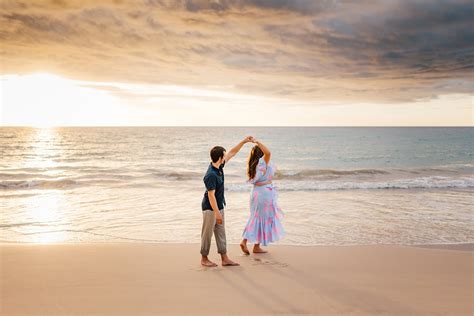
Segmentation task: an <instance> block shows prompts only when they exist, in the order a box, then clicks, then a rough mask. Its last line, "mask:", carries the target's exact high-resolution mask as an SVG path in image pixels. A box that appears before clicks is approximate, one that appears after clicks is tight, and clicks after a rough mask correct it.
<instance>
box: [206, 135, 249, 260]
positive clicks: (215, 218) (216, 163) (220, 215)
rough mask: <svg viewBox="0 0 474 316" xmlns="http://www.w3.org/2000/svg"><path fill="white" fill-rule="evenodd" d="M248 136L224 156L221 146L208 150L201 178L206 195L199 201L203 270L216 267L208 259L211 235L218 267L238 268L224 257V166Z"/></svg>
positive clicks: (224, 151)
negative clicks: (219, 256) (220, 262)
mask: <svg viewBox="0 0 474 316" xmlns="http://www.w3.org/2000/svg"><path fill="white" fill-rule="evenodd" d="M252 139H253V138H252V137H251V136H248V137H246V138H245V139H243V140H242V141H241V142H240V143H238V144H237V145H236V146H235V147H234V148H232V149H231V150H230V151H229V152H228V153H227V152H226V150H225V149H224V148H223V147H221V146H216V147H213V148H212V149H211V152H210V155H211V160H212V161H211V163H210V164H209V168H208V169H207V172H206V175H205V176H204V179H203V180H204V184H205V186H206V192H205V193H204V197H203V199H202V216H203V221H202V231H201V256H202V258H201V264H202V265H203V266H205V267H217V264H215V263H214V262H212V261H211V260H209V258H208V257H207V256H208V255H209V249H210V247H211V239H212V234H213V233H214V236H215V238H216V244H217V252H218V253H219V254H220V255H221V258H222V266H238V265H239V264H238V263H236V262H233V261H232V260H230V259H229V257H228V256H227V243H226V237H225V226H224V225H225V223H224V206H225V198H224V165H225V164H226V163H227V162H229V160H231V159H232V157H234V156H235V155H236V154H237V153H238V152H239V151H240V149H241V148H242V146H243V145H244V144H245V143H248V142H251V141H252Z"/></svg>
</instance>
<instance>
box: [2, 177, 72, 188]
mask: <svg viewBox="0 0 474 316" xmlns="http://www.w3.org/2000/svg"><path fill="white" fill-rule="evenodd" d="M76 185H78V182H77V181H75V180H71V179H56V180H26V181H8V180H7V181H0V189H64V188H68V187H73V186H76Z"/></svg>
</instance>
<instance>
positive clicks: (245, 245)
mask: <svg viewBox="0 0 474 316" xmlns="http://www.w3.org/2000/svg"><path fill="white" fill-rule="evenodd" d="M240 249H242V252H243V253H245V254H246V255H247V256H248V255H250V251H249V249H248V248H247V243H245V242H243V241H242V242H241V243H240Z"/></svg>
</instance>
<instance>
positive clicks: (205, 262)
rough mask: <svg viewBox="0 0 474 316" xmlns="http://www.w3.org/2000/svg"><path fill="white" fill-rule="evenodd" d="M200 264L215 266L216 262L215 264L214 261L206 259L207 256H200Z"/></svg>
mask: <svg viewBox="0 0 474 316" xmlns="http://www.w3.org/2000/svg"><path fill="white" fill-rule="evenodd" d="M201 265H203V266H205V267H211V268H212V267H217V264H215V263H214V262H212V261H211V260H209V259H207V258H202V259H201Z"/></svg>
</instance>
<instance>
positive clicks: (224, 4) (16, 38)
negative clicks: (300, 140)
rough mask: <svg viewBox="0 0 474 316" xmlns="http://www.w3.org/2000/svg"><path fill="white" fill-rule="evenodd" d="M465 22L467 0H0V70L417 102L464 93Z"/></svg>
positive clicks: (470, 38) (468, 71)
mask: <svg viewBox="0 0 474 316" xmlns="http://www.w3.org/2000/svg"><path fill="white" fill-rule="evenodd" d="M473 18H474V16H473V5H472V1H467V0H452V1H445V0H433V1H402V0H389V1H371V0H360V1H355V0H354V1H352V0H340V1H336V0H334V1H329V0H327V1H309V0H308V1H306V0H272V1H270V0H268V1H267V0H220V1H217V0H176V1H175V0H144V1H142V2H140V3H138V2H133V3H130V2H126V1H113V0H107V1H101V2H100V3H97V2H96V1H92V0H84V1H81V2H72V1H71V2H70V1H60V0H56V1H40V0H38V1H35V2H18V1H9V0H5V1H2V2H1V4H0V38H1V39H2V49H1V50H0V58H2V60H3V63H2V64H1V67H2V68H1V71H2V72H3V73H5V72H28V71H34V70H37V69H41V70H42V71H44V70H45V69H50V71H57V72H58V73H61V74H64V75H68V76H71V77H78V78H80V79H86V80H110V81H127V82H142V83H167V84H177V85H195V84H196V83H198V84H202V85H226V86H232V87H235V89H237V90H238V91H239V92H245V93H253V94H262V95H276V96H279V97H281V96H286V97H288V98H303V99H316V98H317V99H324V100H331V99H337V98H339V99H345V100H355V101H374V102H375V101H377V102H391V101H400V100H413V99H418V98H424V97H426V96H430V97H431V96H433V95H435V96H436V95H439V94H449V93H472V90H473V88H474V85H473V67H474V31H473V30H474V26H473V21H474V19H473ZM454 79H455V80H456V81H453V80H454Z"/></svg>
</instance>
